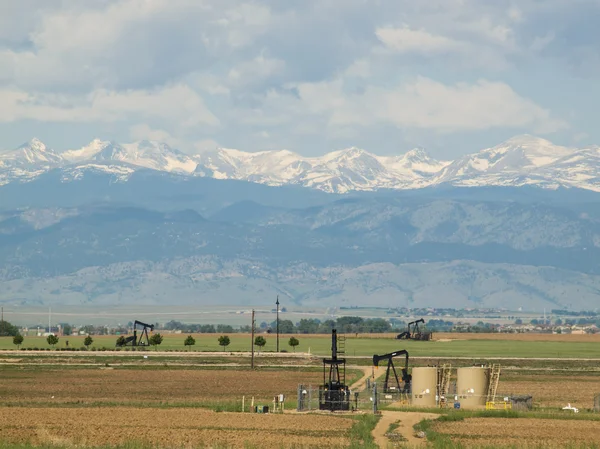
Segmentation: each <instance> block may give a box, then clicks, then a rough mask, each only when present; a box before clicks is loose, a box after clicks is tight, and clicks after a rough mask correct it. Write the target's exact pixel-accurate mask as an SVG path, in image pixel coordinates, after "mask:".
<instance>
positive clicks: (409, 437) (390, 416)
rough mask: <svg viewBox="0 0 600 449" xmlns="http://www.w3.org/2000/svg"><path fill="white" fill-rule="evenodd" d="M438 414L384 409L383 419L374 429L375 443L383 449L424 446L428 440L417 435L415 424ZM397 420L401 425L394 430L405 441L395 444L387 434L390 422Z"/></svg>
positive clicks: (434, 417) (433, 417) (436, 416)
mask: <svg viewBox="0 0 600 449" xmlns="http://www.w3.org/2000/svg"><path fill="white" fill-rule="evenodd" d="M438 416H439V415H437V414H435V413H422V412H391V411H382V412H381V419H380V420H379V422H378V423H377V425H376V426H375V428H374V429H373V438H375V443H377V445H378V446H379V447H380V448H381V449H387V448H388V447H390V448H391V447H421V446H424V445H425V441H426V440H425V439H424V438H417V437H416V436H415V432H414V429H413V426H414V425H415V424H417V423H418V422H421V421H422V420H424V419H437V418H438ZM396 422H397V423H399V427H398V428H396V429H395V430H394V432H396V433H399V434H401V435H402V436H403V437H404V441H402V442H398V443H397V444H396V445H394V444H393V443H392V442H391V441H390V440H389V439H388V438H387V437H386V436H385V434H386V432H387V430H388V428H389V427H390V424H392V423H396Z"/></svg>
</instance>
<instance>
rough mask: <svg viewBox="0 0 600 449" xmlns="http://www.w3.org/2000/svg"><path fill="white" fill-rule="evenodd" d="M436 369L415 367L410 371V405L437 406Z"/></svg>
mask: <svg viewBox="0 0 600 449" xmlns="http://www.w3.org/2000/svg"><path fill="white" fill-rule="evenodd" d="M437 380H438V368H437V367H430V366H427V367H415V368H413V369H412V393H411V404H412V405H417V406H422V407H435V406H436V405H437V401H436V395H437Z"/></svg>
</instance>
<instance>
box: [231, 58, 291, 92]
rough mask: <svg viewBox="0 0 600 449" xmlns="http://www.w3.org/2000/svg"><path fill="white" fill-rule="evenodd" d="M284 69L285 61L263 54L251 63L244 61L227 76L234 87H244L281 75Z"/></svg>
mask: <svg viewBox="0 0 600 449" xmlns="http://www.w3.org/2000/svg"><path fill="white" fill-rule="evenodd" d="M284 69H285V62H284V61H282V60H280V59H275V58H266V57H265V56H264V55H262V54H261V55H259V56H257V57H256V58H254V59H252V60H250V61H244V62H242V63H240V64H238V65H237V66H236V67H235V68H232V69H231V70H230V71H229V73H228V74H227V80H228V81H229V83H230V84H232V85H236V86H243V85H247V84H252V83H255V82H260V81H263V80H266V79H268V78H270V77H272V76H274V75H277V74H281V73H282V72H283V70H284Z"/></svg>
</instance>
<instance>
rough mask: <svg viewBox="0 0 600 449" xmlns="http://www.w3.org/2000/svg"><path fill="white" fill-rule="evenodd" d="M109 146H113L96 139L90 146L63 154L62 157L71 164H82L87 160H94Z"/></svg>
mask: <svg viewBox="0 0 600 449" xmlns="http://www.w3.org/2000/svg"><path fill="white" fill-rule="evenodd" d="M109 145H111V142H108V141H103V140H100V139H94V140H92V141H91V142H90V143H89V144H87V145H85V146H83V147H81V148H79V149H78V150H67V151H64V152H63V153H61V156H62V157H63V158H64V159H65V160H67V161H69V162H81V161H85V160H87V159H92V158H93V157H94V156H96V155H97V154H98V153H100V152H101V151H102V150H104V149H105V148H106V147H108V146H109Z"/></svg>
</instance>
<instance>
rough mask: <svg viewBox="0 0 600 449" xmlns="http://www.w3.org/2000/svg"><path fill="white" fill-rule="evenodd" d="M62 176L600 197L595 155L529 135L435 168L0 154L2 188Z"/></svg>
mask: <svg viewBox="0 0 600 449" xmlns="http://www.w3.org/2000/svg"><path fill="white" fill-rule="evenodd" d="M56 168H58V169H60V170H62V172H63V173H64V176H63V179H64V180H65V182H67V181H72V180H75V179H80V178H82V177H83V176H85V174H86V173H90V172H94V171H95V172H103V173H109V174H112V175H114V176H115V177H116V178H117V179H118V180H120V181H122V182H126V181H127V179H129V176H130V175H131V174H133V173H135V172H136V171H137V170H140V169H149V170H155V171H161V172H168V173H175V174H180V175H186V176H201V177H212V178H217V179H236V180H243V181H249V182H256V183H261V184H266V185H272V186H280V185H297V186H303V187H308V188H313V189H318V190H323V191H326V192H333V193H346V192H351V191H373V190H378V189H417V188H422V187H428V186H436V185H440V184H450V185H455V186H491V185H494V186H513V187H515V186H521V185H537V186H540V187H543V188H557V187H560V186H562V187H578V188H584V189H591V190H595V191H600V149H599V148H598V147H586V148H581V149H577V148H568V147H563V146H559V145H554V144H553V143H552V142H550V141H548V140H545V139H540V138H538V137H535V136H530V135H522V136H515V137H513V138H511V139H508V140H507V141H505V142H503V143H501V144H499V145H496V146H494V147H490V148H486V149H483V150H481V151H479V152H477V153H473V154H468V155H465V156H463V157H461V158H459V159H457V160H455V161H439V160H436V159H435V158H433V157H431V156H430V155H429V154H428V153H427V151H425V149H423V148H414V149H412V150H410V151H408V152H407V153H405V154H402V155H397V156H378V155H376V154H373V153H370V152H368V151H366V150H364V149H361V148H357V147H350V148H345V149H341V150H336V151H332V152H330V153H327V154H325V155H323V156H320V157H303V156H301V155H299V154H296V153H294V152H292V151H288V150H279V151H274V150H270V151H259V152H253V153H252V152H245V151H241V150H237V149H231V148H219V149H218V150H216V151H212V152H207V153H202V154H197V155H187V154H185V153H182V152H181V151H179V150H176V149H174V148H171V147H170V146H169V145H167V144H165V143H162V142H156V141H150V140H143V141H140V142H133V143H127V144H120V143H116V142H110V141H104V140H101V139H94V140H92V141H91V142H90V143H89V144H87V145H85V146H83V147H81V148H79V149H74V150H68V151H64V152H62V153H59V154H57V153H56V152H54V151H52V150H51V149H49V148H47V147H46V145H45V144H44V143H43V142H41V141H40V140H39V139H32V140H31V141H29V142H27V143H26V144H23V145H21V146H20V147H18V148H16V149H14V150H10V151H5V152H0V185H2V184H6V183H9V182H13V181H19V182H23V181H29V180H32V179H35V178H36V177H37V176H39V175H40V174H42V173H44V172H46V171H48V170H51V169H56Z"/></svg>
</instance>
